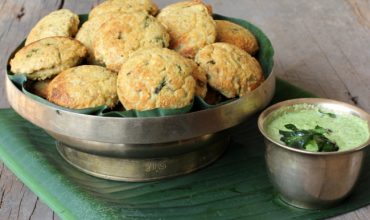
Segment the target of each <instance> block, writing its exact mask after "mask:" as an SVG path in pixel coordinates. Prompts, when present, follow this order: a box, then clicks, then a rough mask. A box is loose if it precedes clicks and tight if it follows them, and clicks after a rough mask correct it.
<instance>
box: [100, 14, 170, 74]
mask: <svg viewBox="0 0 370 220" xmlns="http://www.w3.org/2000/svg"><path fill="white" fill-rule="evenodd" d="M169 39H170V38H169V35H168V33H167V31H166V29H165V28H164V27H163V26H162V25H161V24H160V23H159V22H158V21H157V20H156V19H155V18H154V17H153V16H151V15H148V14H147V13H144V12H135V13H127V14H121V15H119V16H117V17H115V18H113V19H111V20H109V21H107V22H105V23H104V24H103V25H102V26H101V27H100V28H99V34H98V35H96V36H95V39H94V55H95V58H96V60H97V61H98V62H99V63H102V64H104V65H105V66H106V67H107V68H108V69H110V70H113V71H115V72H118V71H119V70H120V68H121V65H122V63H123V62H124V61H125V59H127V57H128V55H129V54H130V53H132V52H134V51H136V50H138V49H140V48H149V47H168V44H169Z"/></svg>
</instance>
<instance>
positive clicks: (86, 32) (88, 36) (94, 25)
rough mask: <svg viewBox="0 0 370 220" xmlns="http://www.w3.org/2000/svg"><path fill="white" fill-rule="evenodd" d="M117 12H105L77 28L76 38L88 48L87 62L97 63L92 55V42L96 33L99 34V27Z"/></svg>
mask: <svg viewBox="0 0 370 220" xmlns="http://www.w3.org/2000/svg"><path fill="white" fill-rule="evenodd" d="M119 14H121V13H119V12H112V13H109V14H105V15H104V16H96V17H93V18H91V19H89V20H87V21H86V22H85V23H83V25H82V27H81V28H80V30H78V32H77V35H76V40H79V41H80V42H81V43H82V44H83V45H85V47H86V48H87V50H88V57H87V61H88V63H89V64H97V61H96V60H95V57H94V49H93V42H94V38H95V35H96V34H99V28H100V27H101V26H102V25H103V24H104V23H105V22H107V21H109V20H111V19H112V18H114V17H116V16H118V15H119Z"/></svg>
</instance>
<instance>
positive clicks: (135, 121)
mask: <svg viewBox="0 0 370 220" xmlns="http://www.w3.org/2000/svg"><path fill="white" fill-rule="evenodd" d="M215 16H218V19H225V18H226V17H223V16H220V15H215ZM83 18H85V19H86V18H87V16H86V15H82V16H80V19H83ZM230 19H232V18H230ZM233 20H234V21H236V22H244V21H242V20H238V19H233ZM249 25H250V24H249ZM253 28H254V29H256V30H258V28H256V27H254V26H253ZM258 31H259V30H258ZM261 33H262V32H261ZM262 34H263V33H262ZM263 36H264V35H263ZM263 43H264V44H268V46H269V47H271V51H268V54H269V56H270V58H271V62H272V56H273V50H272V46H271V43H270V42H269V40H268V39H267V37H266V36H264V39H263ZM5 82H6V92H7V98H8V100H9V103H10V105H11V106H12V108H13V109H14V110H15V111H16V112H17V113H18V114H19V115H21V116H22V117H23V118H25V119H26V120H28V121H30V122H31V123H33V124H35V125H37V126H39V127H41V128H43V129H44V130H45V131H46V132H47V133H48V134H50V135H51V136H52V137H53V138H55V139H56V140H57V141H58V144H57V148H58V151H59V152H60V154H61V155H62V156H63V157H64V158H65V159H66V160H67V161H68V162H69V163H71V164H72V165H73V166H75V167H77V168H78V169H80V170H82V171H84V172H86V173H89V174H92V175H95V176H98V177H102V178H106V179H113V180H124V181H149V180H154V179H161V178H166V177H171V176H176V175H181V174H185V173H189V172H192V171H194V170H197V169H199V168H201V167H204V166H205V165H207V164H209V163H211V162H212V161H215V160H216V159H217V158H218V157H220V156H221V154H222V153H223V152H224V150H225V149H226V147H227V144H228V139H229V138H228V136H229V135H228V132H227V129H228V128H230V127H233V126H235V125H237V124H239V123H241V122H243V121H245V120H246V119H248V117H250V116H251V115H253V114H254V113H256V112H257V111H259V110H262V109H263V108H264V107H266V106H267V105H268V103H269V102H270V100H271V99H272V97H273V94H274V91H275V75H274V74H273V73H272V72H271V73H267V78H266V80H265V81H264V82H263V83H262V84H261V85H260V86H259V87H258V88H257V89H255V90H254V91H252V92H251V93H250V94H248V95H246V96H244V97H242V98H239V99H237V100H234V101H232V102H229V103H227V104H223V105H220V106H217V107H214V108H209V109H206V110H201V111H196V112H190V113H186V114H180V115H174V116H164V117H145V118H123V117H101V116H94V115H85V114H78V113H74V112H71V111H66V110H62V109H58V108H55V107H52V106H48V105H45V104H43V103H41V102H38V101H35V100H33V99H31V98H30V97H28V96H26V95H25V94H24V93H23V92H22V91H20V90H19V89H18V88H17V87H16V86H15V85H14V84H13V83H12V82H11V81H10V80H9V78H8V77H6V79H5Z"/></svg>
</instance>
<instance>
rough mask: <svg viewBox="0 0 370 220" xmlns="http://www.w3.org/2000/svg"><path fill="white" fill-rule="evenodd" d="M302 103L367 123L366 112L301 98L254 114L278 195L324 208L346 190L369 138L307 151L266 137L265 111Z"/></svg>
mask: <svg viewBox="0 0 370 220" xmlns="http://www.w3.org/2000/svg"><path fill="white" fill-rule="evenodd" d="M303 103H307V104H311V105H316V106H318V107H319V108H322V109H327V110H330V111H332V112H337V113H343V114H352V115H355V116H357V117H359V118H361V119H363V120H365V121H367V123H368V127H370V115H369V114H368V113H366V112H365V111H363V110H361V109H359V108H357V107H355V106H352V105H349V104H346V103H343V102H338V101H334V100H329V99H321V98H304V99H292V100H288V101H284V102H280V103H277V104H275V105H272V106H270V107H269V108H267V109H266V110H264V111H263V112H262V113H261V115H260V116H259V118H258V128H259V129H260V131H261V133H262V134H263V136H264V137H265V144H266V152H265V159H266V163H267V172H268V175H269V178H270V181H271V182H272V184H273V185H274V187H275V189H276V190H277V191H278V192H279V194H280V198H281V199H282V200H283V201H285V202H286V203H288V204H290V205H293V206H295V207H299V208H305V209H322V208H327V207H330V206H333V205H335V204H337V203H338V202H340V201H341V200H343V199H344V198H346V196H348V195H349V194H350V192H351V190H352V189H353V187H354V185H355V183H356V181H357V179H358V177H359V174H360V171H361V168H362V164H363V161H364V158H365V154H366V152H365V149H366V147H367V146H369V145H370V138H369V139H368V140H367V141H366V142H365V143H363V144H362V145H360V146H358V147H355V148H352V149H350V150H346V151H337V152H310V151H305V150H300V149H296V148H292V147H288V146H286V145H284V144H283V143H281V142H279V141H276V140H274V139H272V138H271V137H269V135H268V134H267V132H266V127H267V119H268V118H269V115H270V114H271V113H273V112H274V111H276V110H278V109H281V108H282V107H287V106H291V105H295V104H303Z"/></svg>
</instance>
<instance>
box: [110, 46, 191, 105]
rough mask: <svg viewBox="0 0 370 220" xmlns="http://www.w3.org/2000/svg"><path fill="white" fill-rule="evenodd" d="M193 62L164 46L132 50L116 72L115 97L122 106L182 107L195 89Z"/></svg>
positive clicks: (187, 103)
mask: <svg viewBox="0 0 370 220" xmlns="http://www.w3.org/2000/svg"><path fill="white" fill-rule="evenodd" d="M193 69H194V66H193V65H191V64H190V62H189V61H188V60H187V59H186V58H184V57H182V56H181V55H180V54H178V53H176V52H175V51H172V50H169V49H166V48H148V49H141V50H139V51H136V52H135V53H133V54H132V55H131V56H130V58H129V59H128V60H127V61H126V62H125V63H124V64H123V65H122V69H121V71H120V72H119V74H118V80H117V92H118V97H119V100H120V101H121V103H122V104H123V106H124V107H125V109H128V110H129V109H136V110H140V111H143V110H149V109H154V108H173V109H176V108H181V107H184V106H187V105H190V104H191V103H192V101H193V98H194V93H195V80H194V78H193V76H192V75H191V73H192V71H193Z"/></svg>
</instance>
